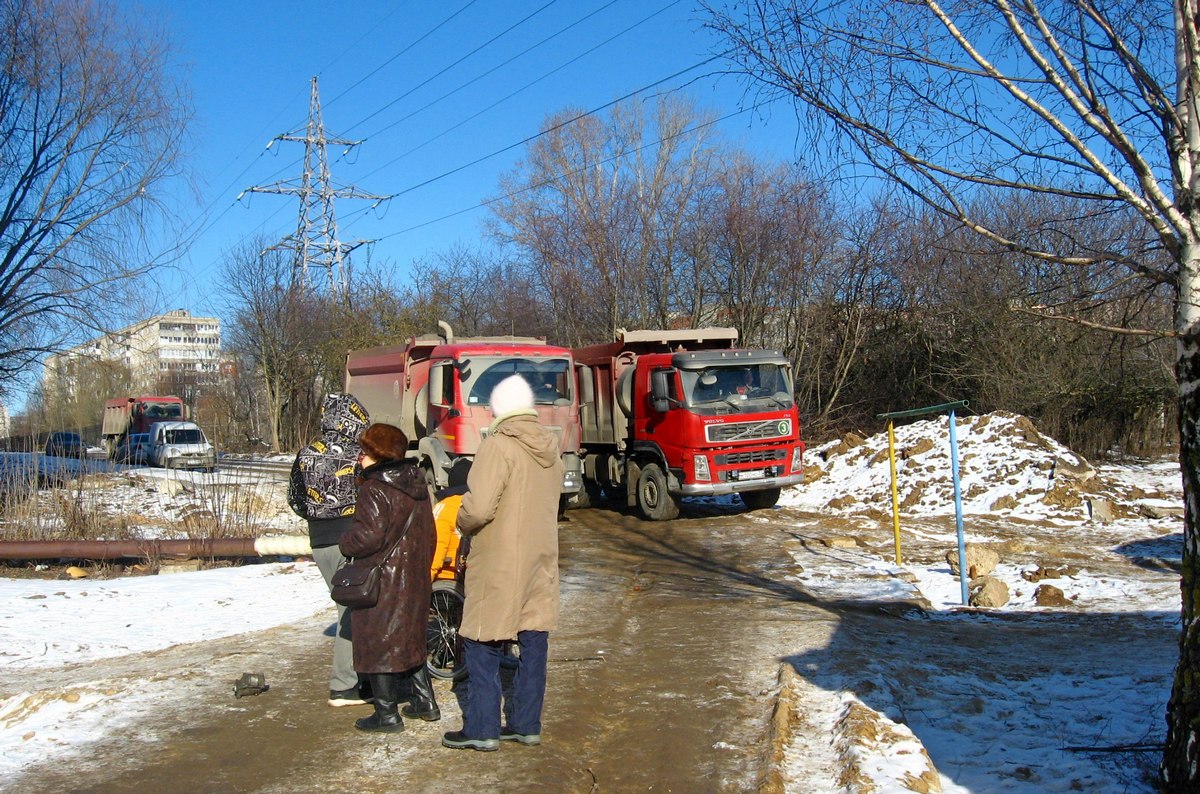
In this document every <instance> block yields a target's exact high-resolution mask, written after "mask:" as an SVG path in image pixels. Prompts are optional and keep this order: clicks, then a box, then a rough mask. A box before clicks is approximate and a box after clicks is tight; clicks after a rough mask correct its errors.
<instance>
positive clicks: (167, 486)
mask: <svg viewBox="0 0 1200 794" xmlns="http://www.w3.org/2000/svg"><path fill="white" fill-rule="evenodd" d="M154 484H155V486H156V487H157V488H158V491H159V493H161V494H163V495H164V496H170V497H175V496H179V495H180V494H181V493H183V491H184V486H183V481H182V480H179V479H176V478H174V477H161V478H158V479H156V480H155V481H154Z"/></svg>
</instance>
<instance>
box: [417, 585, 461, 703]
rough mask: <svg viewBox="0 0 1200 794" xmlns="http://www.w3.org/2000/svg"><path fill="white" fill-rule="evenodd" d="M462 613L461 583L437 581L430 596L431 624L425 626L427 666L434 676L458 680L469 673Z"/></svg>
mask: <svg viewBox="0 0 1200 794" xmlns="http://www.w3.org/2000/svg"><path fill="white" fill-rule="evenodd" d="M462 614H463V594H462V589H461V588H460V587H459V586H458V583H457V582H454V581H451V580H449V579H439V580H437V581H436V582H434V583H433V595H432V596H431V597H430V599H429V624H428V625H427V626H426V628H425V647H426V652H427V656H426V658H425V666H426V668H428V670H429V674H430V675H431V676H433V677H434V678H441V679H448V678H449V679H454V680H455V681H458V680H460V679H462V678H465V677H466V675H467V666H466V665H465V664H463V663H462V647H461V645H460V643H459V640H458V625H459V623H461V622H462Z"/></svg>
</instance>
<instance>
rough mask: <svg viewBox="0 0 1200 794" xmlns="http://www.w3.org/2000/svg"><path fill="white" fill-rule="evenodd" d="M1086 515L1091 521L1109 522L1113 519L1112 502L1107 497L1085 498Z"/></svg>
mask: <svg viewBox="0 0 1200 794" xmlns="http://www.w3.org/2000/svg"><path fill="white" fill-rule="evenodd" d="M1087 506H1088V515H1089V516H1090V517H1091V519H1092V520H1093V521H1098V522H1099V523H1101V524H1111V523H1112V520H1113V517H1114V516H1113V503H1112V502H1110V501H1109V500H1108V499H1100V498H1092V499H1088V500H1087Z"/></svg>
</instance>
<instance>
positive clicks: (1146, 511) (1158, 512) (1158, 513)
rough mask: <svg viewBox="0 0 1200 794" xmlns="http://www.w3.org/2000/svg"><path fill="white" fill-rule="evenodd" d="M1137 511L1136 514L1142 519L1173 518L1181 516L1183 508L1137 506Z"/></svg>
mask: <svg viewBox="0 0 1200 794" xmlns="http://www.w3.org/2000/svg"><path fill="white" fill-rule="evenodd" d="M1137 511H1138V514H1139V515H1141V516H1142V517H1144V518H1153V519H1159V518H1175V517H1177V516H1181V515H1183V506H1182V505H1180V506H1179V507H1164V506H1163V505H1148V504H1139V505H1138V506H1137Z"/></svg>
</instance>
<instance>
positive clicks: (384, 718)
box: [354, 673, 404, 733]
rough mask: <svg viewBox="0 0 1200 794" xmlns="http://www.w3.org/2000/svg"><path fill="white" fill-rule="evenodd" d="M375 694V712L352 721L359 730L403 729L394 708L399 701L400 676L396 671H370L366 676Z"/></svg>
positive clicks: (386, 730) (382, 731) (384, 731)
mask: <svg viewBox="0 0 1200 794" xmlns="http://www.w3.org/2000/svg"><path fill="white" fill-rule="evenodd" d="M368 678H369V680H370V682H371V691H372V693H373V694H374V695H375V713H374V714H372V715H371V716H370V717H363V718H362V719H360V720H355V721H354V727H355V728H358V729H359V730H360V731H374V732H376V733H398V732H400V731H402V730H404V720H402V719H400V712H399V711H398V710H397V709H396V706H397V704H398V702H399V700H398V695H399V691H400V690H399V686H400V676H399V675H397V674H396V673H371V674H370V675H369V676H368Z"/></svg>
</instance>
